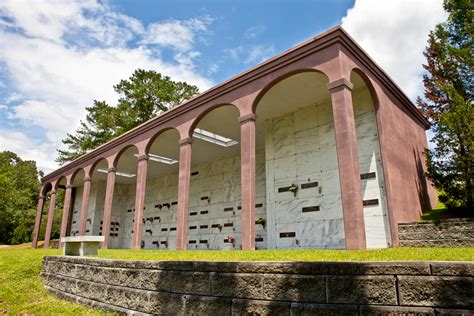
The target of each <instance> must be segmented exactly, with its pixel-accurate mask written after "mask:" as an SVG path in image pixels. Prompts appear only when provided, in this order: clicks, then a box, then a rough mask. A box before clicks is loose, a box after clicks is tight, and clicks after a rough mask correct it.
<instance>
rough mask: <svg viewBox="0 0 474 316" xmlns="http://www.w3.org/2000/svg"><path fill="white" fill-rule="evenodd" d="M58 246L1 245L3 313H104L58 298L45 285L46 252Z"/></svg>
mask: <svg viewBox="0 0 474 316" xmlns="http://www.w3.org/2000/svg"><path fill="white" fill-rule="evenodd" d="M57 254H60V251H58V250H56V249H31V248H30V249H22V248H21V247H10V248H0V315H4V314H8V315H18V314H42V315H52V314H56V315H64V314H67V315H101V314H103V313H99V312H98V311H95V310H92V309H89V308H86V307H84V306H82V305H79V304H72V303H69V302H66V301H63V300H59V299H56V298H55V297H54V296H53V295H51V294H49V293H48V292H47V291H46V290H45V289H44V287H43V283H42V282H41V279H40V277H39V273H40V270H41V261H42V258H43V256H45V255H57Z"/></svg>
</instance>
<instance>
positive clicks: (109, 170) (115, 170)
mask: <svg viewBox="0 0 474 316" xmlns="http://www.w3.org/2000/svg"><path fill="white" fill-rule="evenodd" d="M111 172H117V168H115V167H110V168H108V169H107V173H111Z"/></svg>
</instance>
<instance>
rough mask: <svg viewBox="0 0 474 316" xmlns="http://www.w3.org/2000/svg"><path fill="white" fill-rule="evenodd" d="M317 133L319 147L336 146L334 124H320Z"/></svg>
mask: <svg viewBox="0 0 474 316" xmlns="http://www.w3.org/2000/svg"><path fill="white" fill-rule="evenodd" d="M318 133H319V147H321V148H324V147H335V146H336V134H335V132H334V124H333V123H329V124H325V125H320V126H319V128H318Z"/></svg>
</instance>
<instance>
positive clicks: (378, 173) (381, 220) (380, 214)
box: [350, 69, 391, 248]
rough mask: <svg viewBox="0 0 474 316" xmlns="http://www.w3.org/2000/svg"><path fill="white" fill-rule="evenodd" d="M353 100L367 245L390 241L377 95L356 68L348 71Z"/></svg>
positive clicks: (388, 242) (383, 243)
mask: <svg viewBox="0 0 474 316" xmlns="http://www.w3.org/2000/svg"><path fill="white" fill-rule="evenodd" d="M350 80H351V83H352V84H353V85H354V87H353V89H352V104H353V107H354V118H355V126H356V135H357V151H358V158H359V169H360V173H361V189H362V198H363V201H364V222H365V235H366V242H367V248H385V247H388V246H390V245H391V238H390V224H389V216H388V208H387V199H386V193H385V189H384V188H385V184H384V175H383V168H382V164H381V154H380V144H379V135H378V131H377V120H376V109H377V99H376V95H375V92H374V90H373V88H372V86H371V83H370V81H369V80H368V78H366V77H365V75H364V74H363V73H362V72H361V71H360V70H358V69H355V70H353V71H352V72H351V78H350Z"/></svg>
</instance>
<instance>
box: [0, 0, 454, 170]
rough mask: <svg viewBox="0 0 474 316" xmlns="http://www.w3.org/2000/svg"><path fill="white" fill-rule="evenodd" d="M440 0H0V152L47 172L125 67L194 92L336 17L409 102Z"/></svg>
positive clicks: (439, 15) (109, 97)
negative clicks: (179, 83) (151, 72)
mask: <svg viewBox="0 0 474 316" xmlns="http://www.w3.org/2000/svg"><path fill="white" fill-rule="evenodd" d="M441 2H442V1H441V0H391V1H380V0H355V1H354V0H316V1H302V0H293V1H290V0H288V1H282V0H279V1H258V0H253V1H217V0H215V1H151V0H134V1H132V0H127V1H97V0H86V1H79V0H77V1H66V0H50V1H46V0H38V1H27V0H2V1H1V2H0V150H12V151H14V152H17V153H18V154H19V155H20V156H21V157H23V158H24V159H33V160H36V161H37V163H38V166H39V167H40V169H42V170H44V171H46V172H49V171H52V170H53V169H55V168H56V167H57V165H56V163H55V162H54V159H55V158H56V149H57V148H58V147H60V146H61V139H63V138H64V137H65V136H66V133H68V132H74V130H75V129H76V128H77V126H78V124H79V121H80V120H81V119H83V118H84V116H85V107H86V106H88V105H90V104H92V101H93V100H94V99H98V100H106V101H107V102H109V103H110V104H114V103H115V102H116V98H117V96H116V94H115V93H114V91H113V89H112V86H113V85H114V84H116V83H117V82H118V81H119V80H120V79H124V78H128V77H129V76H130V74H131V73H132V72H133V70H134V69H136V68H145V69H154V70H156V71H158V72H162V73H164V74H166V75H169V76H171V77H172V78H173V79H176V80H185V81H187V82H189V83H192V84H195V85H197V86H198V87H199V88H200V90H201V91H204V90H206V89H208V88H210V87H212V86H213V85H215V84H217V83H219V82H221V81H223V80H226V79H228V78H230V77H232V76H234V75H236V74H238V73H240V72H242V71H244V70H246V69H248V68H250V67H252V66H254V65H256V64H257V63H259V62H261V61H263V60H265V59H267V58H270V57H272V56H274V55H276V54H278V53H280V52H282V51H284V50H286V49H288V48H291V47H292V46H294V45H296V44H298V43H300V42H302V41H304V40H307V39H309V38H311V37H313V36H316V35H318V34H319V33H321V32H323V31H325V30H327V29H329V28H331V27H333V26H336V25H342V26H343V27H344V28H345V29H346V30H347V31H348V32H349V33H350V34H351V36H353V37H354V38H355V39H356V41H357V42H358V43H359V44H360V45H361V46H362V47H363V48H364V49H365V50H366V51H367V52H368V53H369V55H371V57H372V58H374V59H375V61H376V62H377V63H379V64H380V65H381V66H382V67H383V68H384V69H385V70H386V71H387V72H388V73H389V75H390V76H392V78H393V79H394V80H395V82H396V83H397V84H398V85H399V86H400V87H401V88H402V89H403V90H404V91H405V93H406V94H407V95H408V96H409V97H410V98H411V99H412V100H414V99H415V98H416V96H417V95H420V94H421V93H422V86H421V80H420V78H421V75H422V67H421V64H422V63H423V62H424V59H423V56H422V51H423V48H424V46H425V45H426V40H427V35H428V32H429V30H431V29H432V28H433V27H434V25H435V24H437V23H439V22H441V21H443V20H444V19H445V17H446V16H445V13H444V12H443V10H442V5H441Z"/></svg>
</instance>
